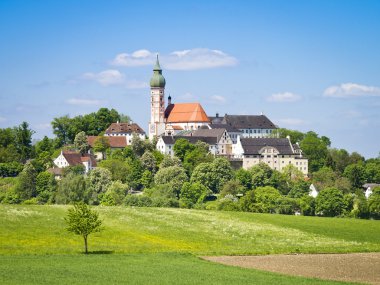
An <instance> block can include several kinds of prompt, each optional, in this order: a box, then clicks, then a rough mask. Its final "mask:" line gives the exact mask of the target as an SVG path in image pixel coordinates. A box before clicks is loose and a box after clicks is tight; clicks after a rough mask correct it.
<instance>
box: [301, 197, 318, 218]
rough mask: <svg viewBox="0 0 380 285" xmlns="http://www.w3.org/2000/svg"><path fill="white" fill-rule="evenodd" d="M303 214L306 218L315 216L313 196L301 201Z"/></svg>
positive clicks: (303, 198)
mask: <svg viewBox="0 0 380 285" xmlns="http://www.w3.org/2000/svg"><path fill="white" fill-rule="evenodd" d="M299 203H300V209H301V214H302V215H304V216H314V215H315V198H314V197H312V196H308V195H307V196H303V197H301V199H300V200H299Z"/></svg>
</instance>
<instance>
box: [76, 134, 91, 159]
mask: <svg viewBox="0 0 380 285" xmlns="http://www.w3.org/2000/svg"><path fill="white" fill-rule="evenodd" d="M74 147H75V148H76V149H77V150H78V151H79V152H80V153H81V154H85V153H86V152H87V151H88V150H89V148H90V146H89V145H88V142H87V136H86V133H85V132H83V131H82V132H79V133H77V135H76V136H75V139H74Z"/></svg>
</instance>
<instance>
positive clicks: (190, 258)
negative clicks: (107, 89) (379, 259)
mask: <svg viewBox="0 0 380 285" xmlns="http://www.w3.org/2000/svg"><path fill="white" fill-rule="evenodd" d="M68 207H69V206H32V205H30V206H29V205H28V206H27V205H14V206H13V205H1V206H0V261H1V262H0V271H1V272H2V274H1V276H0V283H1V284H51V283H56V284H67V283H72V284H90V283H91V284H104V283H109V284H116V283H128V284H270V283H278V284H290V283H292V284H330V283H331V284H333V283H338V282H329V281H321V280H315V279H307V278H299V277H297V278H296V277H289V276H284V275H279V274H273V273H267V272H263V271H258V270H249V269H242V268H237V267H229V266H224V265H220V264H214V263H211V262H208V261H204V260H201V259H200V258H198V256H202V255H248V254H279V253H343V252H370V251H371V252H374V251H380V223H379V222H378V221H371V220H357V219H339V218H317V217H303V216H283V215H267V214H252V213H241V212H214V211H197V210H185V209H169V208H126V207H97V208H96V210H97V211H98V212H99V214H100V217H101V218H102V219H103V221H104V223H103V224H104V229H103V231H102V232H100V233H95V234H92V235H90V236H89V250H90V251H91V253H92V254H89V255H84V254H82V251H83V241H82V239H81V237H79V236H76V235H74V234H71V233H68V232H66V231H65V222H64V217H65V215H66V212H67V209H68Z"/></svg>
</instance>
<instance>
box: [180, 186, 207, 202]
mask: <svg viewBox="0 0 380 285" xmlns="http://www.w3.org/2000/svg"><path fill="white" fill-rule="evenodd" d="M211 193H212V192H211V190H210V189H208V188H207V187H206V186H204V185H202V184H200V183H193V184H191V183H189V182H185V183H184V184H183V186H182V188H181V193H180V199H179V202H180V207H181V208H193V207H194V206H195V205H196V204H202V203H203V202H204V200H205V199H206V197H207V196H209V195H210V194H211Z"/></svg>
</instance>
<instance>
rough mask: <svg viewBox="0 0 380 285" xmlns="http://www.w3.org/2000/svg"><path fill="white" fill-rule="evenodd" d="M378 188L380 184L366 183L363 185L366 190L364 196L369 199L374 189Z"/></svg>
mask: <svg viewBox="0 0 380 285" xmlns="http://www.w3.org/2000/svg"><path fill="white" fill-rule="evenodd" d="M376 187H380V184H377V183H366V184H364V185H363V188H364V189H365V192H364V195H365V197H366V198H367V199H368V197H369V196H371V194H372V192H373V189H374V188H376Z"/></svg>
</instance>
